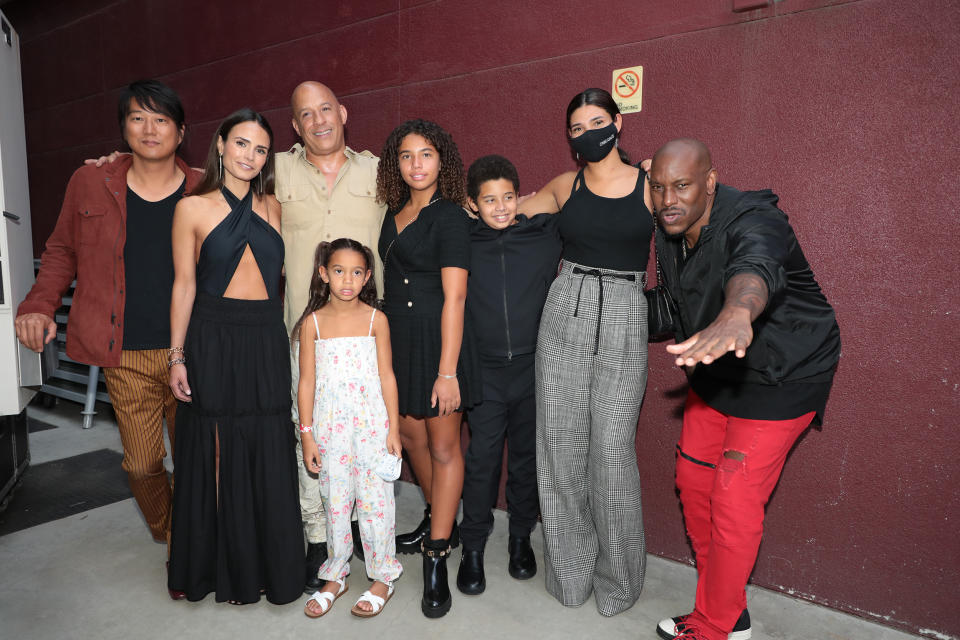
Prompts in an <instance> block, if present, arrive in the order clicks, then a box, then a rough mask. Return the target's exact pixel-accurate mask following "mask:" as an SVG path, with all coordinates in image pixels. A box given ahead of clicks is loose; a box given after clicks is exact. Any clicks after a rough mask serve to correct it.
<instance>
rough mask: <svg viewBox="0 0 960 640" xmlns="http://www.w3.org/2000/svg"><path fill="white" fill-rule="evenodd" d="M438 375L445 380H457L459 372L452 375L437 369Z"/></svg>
mask: <svg viewBox="0 0 960 640" xmlns="http://www.w3.org/2000/svg"><path fill="white" fill-rule="evenodd" d="M437 377H438V378H443V379H444V380H456V379H457V374H453V375H452V376H448V375H444V374H442V373H440V372H439V371H437Z"/></svg>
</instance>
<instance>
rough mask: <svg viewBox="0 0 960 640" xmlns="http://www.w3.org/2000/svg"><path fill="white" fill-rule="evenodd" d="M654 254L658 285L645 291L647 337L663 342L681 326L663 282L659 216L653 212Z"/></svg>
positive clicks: (653, 340) (652, 340)
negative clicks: (658, 248) (658, 246)
mask: <svg viewBox="0 0 960 640" xmlns="http://www.w3.org/2000/svg"><path fill="white" fill-rule="evenodd" d="M653 236H654V240H653V256H654V259H655V260H656V263H657V285H656V286H655V287H653V288H652V289H647V290H646V291H644V292H643V293H644V295H645V296H646V297H647V313H648V318H649V321H650V326H649V333H648V335H647V339H648V340H649V341H650V342H663V341H664V340H671V339H673V338H675V337H676V335H675V334H676V331H677V329H678V328H679V327H678V324H679V315H678V312H677V304H676V303H675V302H674V301H673V297H672V296H671V295H670V292H669V291H668V290H667V286H666V285H665V284H663V281H662V277H661V275H660V256H659V255H657V240H656V236H657V216H656V215H655V214H653Z"/></svg>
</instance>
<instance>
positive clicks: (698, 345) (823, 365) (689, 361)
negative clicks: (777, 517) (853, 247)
mask: <svg viewBox="0 0 960 640" xmlns="http://www.w3.org/2000/svg"><path fill="white" fill-rule="evenodd" d="M650 193H651V197H652V199H653V205H654V210H655V213H656V216H657V220H658V221H659V223H660V224H659V228H658V229H657V236H656V244H657V253H658V255H659V257H660V263H661V267H662V271H663V273H662V276H663V281H664V283H665V284H666V286H667V289H668V290H669V291H670V293H671V294H672V295H673V297H674V299H675V300H676V301H677V303H678V305H677V306H678V308H679V314H680V323H679V325H680V329H679V330H678V331H677V334H676V338H677V342H678V344H675V345H670V346H668V347H667V351H668V352H670V353H671V354H673V355H675V356H676V363H677V365H678V366H683V367H684V368H685V370H686V373H687V377H688V379H689V383H690V389H689V391H688V394H687V401H686V405H685V407H684V412H683V428H682V431H681V433H680V441H679V443H678V444H677V476H676V478H677V488H678V489H679V492H680V502H681V504H682V505H683V515H684V519H685V523H686V528H687V534H688V535H689V537H690V542H691V544H692V546H693V551H694V554H695V556H696V560H697V594H696V604H695V606H694V610H693V612H692V613H690V614H688V615H684V616H679V617H676V618H667V619H665V620H663V621H661V622H660V624H659V625H658V626H657V634H658V635H659V636H660V637H661V638H665V639H666V640H670V639H672V638H682V639H684V640H728V639H729V640H747V639H748V638H750V635H751V625H750V614H749V613H748V612H747V608H746V607H747V600H746V592H745V587H746V584H747V579H748V578H749V577H750V572H751V571H752V569H753V565H754V562H755V561H756V558H757V551H758V549H759V546H760V538H761V536H762V533H763V516H764V507H765V506H766V503H767V500H768V499H769V497H770V494H771V492H772V491H773V489H774V487H775V486H776V484H777V481H778V480H779V478H780V472H781V471H782V469H783V464H784V461H785V460H786V457H787V453H788V452H789V451H790V448H791V447H792V446H793V444H794V442H795V441H796V440H797V438H798V437H799V436H800V434H801V433H803V432H804V431H805V430H806V429H807V427H809V426H810V424H811V423H812V422H815V423H816V424H818V425H819V424H820V423H821V421H822V417H823V412H824V408H825V406H826V402H827V396H828V394H829V392H830V386H831V384H832V381H833V373H834V369H835V368H836V365H837V361H838V358H839V356H840V330H839V327H838V326H837V321H836V318H835V316H834V312H833V309H832V308H831V306H830V304H829V303H828V302H827V299H826V298H825V297H824V295H823V293H822V292H821V291H820V287H819V285H818V284H817V281H816V280H815V279H814V277H813V272H812V271H811V270H810V266H809V265H808V264H807V260H806V258H805V257H804V255H803V252H802V251H801V250H800V245H799V243H798V242H797V238H796V236H795V235H794V232H793V229H792V228H791V227H790V224H789V223H788V222H787V216H786V215H785V214H784V213H783V212H782V211H780V209H778V208H777V201H778V199H777V196H776V195H774V194H773V192H771V191H769V190H766V191H747V192H743V191H738V190H736V189H734V188H732V187H728V186H726V185H723V184H720V183H719V182H717V170H716V169H715V168H714V167H713V163H712V161H711V158H710V152H709V150H708V149H707V147H706V146H705V145H704V144H703V143H702V142H700V141H698V140H690V139H680V140H672V141H670V142H668V143H667V144H666V145H664V146H663V147H662V148H660V150H658V151H657V153H656V154H655V155H654V157H653V165H652V167H651V169H650Z"/></svg>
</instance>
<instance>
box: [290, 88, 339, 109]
mask: <svg viewBox="0 0 960 640" xmlns="http://www.w3.org/2000/svg"><path fill="white" fill-rule="evenodd" d="M318 94H323V97H325V98H327V99H328V101H329V102H332V103H333V104H335V105H337V106H339V105H340V101H339V100H337V96H336V95H334V93H333V91H332V90H331V89H330V87H328V86H327V85H325V84H323V83H322V82H317V81H316V80H307V81H306V82H301V83H300V84H298V85H297V87H296V88H295V89H294V90H293V94H292V95H291V96H290V108H291V109H293V115H294V116H296V115H297V107H298V106H299V105H300V104H301V103H302V102H303V101H304V100H305V99H307V98H308V96H317V95H318Z"/></svg>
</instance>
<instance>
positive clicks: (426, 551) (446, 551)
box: [420, 540, 451, 558]
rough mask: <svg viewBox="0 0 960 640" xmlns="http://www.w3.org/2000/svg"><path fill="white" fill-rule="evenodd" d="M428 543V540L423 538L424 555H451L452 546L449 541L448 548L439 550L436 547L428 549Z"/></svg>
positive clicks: (421, 543)
mask: <svg viewBox="0 0 960 640" xmlns="http://www.w3.org/2000/svg"><path fill="white" fill-rule="evenodd" d="M426 545H427V541H426V540H423V541H422V542H420V551H421V552H422V553H423V555H425V556H427V557H428V558H446V557H447V556H449V555H450V549H451V547H450V543H449V542H448V543H447V548H446V549H443V550H441V551H437V550H435V549H427V546H426Z"/></svg>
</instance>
